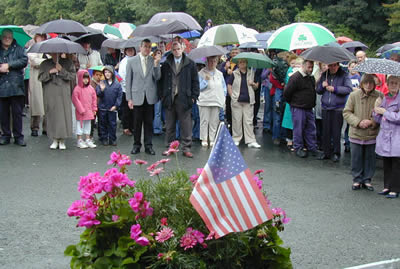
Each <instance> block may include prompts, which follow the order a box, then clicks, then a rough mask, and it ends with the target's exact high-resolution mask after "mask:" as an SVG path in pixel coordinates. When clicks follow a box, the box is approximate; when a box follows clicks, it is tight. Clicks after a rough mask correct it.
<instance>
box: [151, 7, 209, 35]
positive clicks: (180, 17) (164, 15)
mask: <svg viewBox="0 0 400 269" xmlns="http://www.w3.org/2000/svg"><path fill="white" fill-rule="evenodd" d="M171 21H180V22H183V23H184V24H185V25H187V26H188V27H189V28H190V29H188V30H199V31H201V30H203V28H202V27H201V26H200V24H199V23H198V22H197V21H196V20H195V19H194V18H193V17H192V16H190V15H189V14H187V13H184V12H161V13H157V14H155V15H153V17H151V19H150V20H149V22H148V24H168V23H170V22H171ZM182 33H183V32H182Z"/></svg>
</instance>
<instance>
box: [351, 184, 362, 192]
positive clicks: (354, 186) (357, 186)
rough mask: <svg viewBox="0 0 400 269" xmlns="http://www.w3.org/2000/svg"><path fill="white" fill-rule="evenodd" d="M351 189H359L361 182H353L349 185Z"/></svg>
mask: <svg viewBox="0 0 400 269" xmlns="http://www.w3.org/2000/svg"><path fill="white" fill-rule="evenodd" d="M351 189H352V190H353V191H356V190H359V189H361V184H359V183H355V184H353V185H352V186H351Z"/></svg>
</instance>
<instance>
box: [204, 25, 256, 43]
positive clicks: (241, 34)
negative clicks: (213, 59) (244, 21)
mask: <svg viewBox="0 0 400 269" xmlns="http://www.w3.org/2000/svg"><path fill="white" fill-rule="evenodd" d="M256 34H258V32H257V31H256V30H253V29H250V28H246V27H244V26H243V25H240V24H222V25H218V26H214V27H212V28H210V29H209V30H207V32H205V33H204V34H203V36H202V37H201V38H200V41H199V44H198V47H202V46H211V45H221V46H225V45H232V44H242V43H246V42H257V39H256V38H255V35H256Z"/></svg>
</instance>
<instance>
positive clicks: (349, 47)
mask: <svg viewBox="0 0 400 269" xmlns="http://www.w3.org/2000/svg"><path fill="white" fill-rule="evenodd" d="M342 47H343V48H345V49H347V50H349V51H351V52H352V53H354V52H355V50H356V48H360V49H361V50H363V51H366V50H367V49H368V46H367V45H365V44H363V43H361V42H360V41H350V42H347V43H343V44H342Z"/></svg>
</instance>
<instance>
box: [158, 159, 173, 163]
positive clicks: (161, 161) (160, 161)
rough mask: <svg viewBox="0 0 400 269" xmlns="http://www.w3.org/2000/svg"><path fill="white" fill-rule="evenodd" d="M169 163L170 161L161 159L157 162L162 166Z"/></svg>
mask: <svg viewBox="0 0 400 269" xmlns="http://www.w3.org/2000/svg"><path fill="white" fill-rule="evenodd" d="M169 161H170V159H161V160H159V161H158V162H159V163H162V164H166V163H167V162H169Z"/></svg>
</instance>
